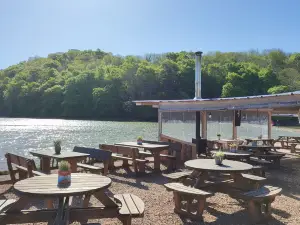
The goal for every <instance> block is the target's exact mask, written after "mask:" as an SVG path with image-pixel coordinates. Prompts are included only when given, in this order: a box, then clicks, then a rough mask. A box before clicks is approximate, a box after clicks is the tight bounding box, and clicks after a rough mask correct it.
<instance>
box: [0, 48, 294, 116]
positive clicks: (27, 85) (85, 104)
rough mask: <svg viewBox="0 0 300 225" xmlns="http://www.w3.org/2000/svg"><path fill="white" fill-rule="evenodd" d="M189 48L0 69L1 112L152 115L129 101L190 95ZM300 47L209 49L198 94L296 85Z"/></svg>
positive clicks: (69, 57) (77, 56)
mask: <svg viewBox="0 0 300 225" xmlns="http://www.w3.org/2000/svg"><path fill="white" fill-rule="evenodd" d="M194 67H195V60H194V54H193V53H191V52H178V53H174V52H171V53H166V54H149V55H146V56H144V57H137V56H126V57H122V56H117V55H113V54H111V53H106V52H103V51H101V50H99V49H98V50H96V51H92V50H87V51H79V50H69V51H68V52H66V53H54V54H49V55H48V57H47V58H39V57H36V58H31V59H29V60H28V61H24V62H21V63H19V64H17V65H13V66H10V67H9V68H7V69H4V70H0V112H1V113H0V114H1V116H11V117H20V116H22V117H53V118H54V117H56V118H57V117H64V118H82V119H83V118H85V119H88V118H89V119H119V120H123V119H124V120H127V119H140V120H150V119H155V118H156V110H155V109H154V110H153V109H151V108H149V107H135V106H134V104H133V103H132V102H131V101H132V100H140V99H145V100H147V99H184V98H193V97H194V77H195V75H194V74H195V71H194ZM299 87H300V53H295V54H287V53H284V52H282V51H280V50H271V51H264V52H260V53H258V52H254V51H253V52H245V53H231V52H229V53H220V52H215V53H208V54H205V55H204V56H203V60H202V97H203V98H211V97H220V96H222V97H228V96H246V95H258V94H268V93H280V92H286V91H295V90H299V89H300V88H299Z"/></svg>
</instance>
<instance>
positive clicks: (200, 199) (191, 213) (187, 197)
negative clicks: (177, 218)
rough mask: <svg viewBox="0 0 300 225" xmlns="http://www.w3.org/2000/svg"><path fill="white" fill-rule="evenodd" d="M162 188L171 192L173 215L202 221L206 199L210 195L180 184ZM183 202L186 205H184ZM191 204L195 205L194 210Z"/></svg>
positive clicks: (170, 184) (166, 185)
mask: <svg viewBox="0 0 300 225" xmlns="http://www.w3.org/2000/svg"><path fill="white" fill-rule="evenodd" d="M164 186H165V188H166V189H167V190H168V191H173V196H174V197H173V198H174V203H175V208H174V212H175V213H178V214H180V215H182V216H187V217H189V218H193V219H202V214H203V210H204V208H205V203H206V198H208V197H210V196H212V195H213V194H212V193H210V192H207V191H203V190H200V189H196V188H193V187H188V186H185V185H183V184H182V183H168V184H165V185H164ZM194 201H196V203H193V202H194ZM184 202H186V203H185V204H184ZM192 204H195V208H194V209H193V207H192Z"/></svg>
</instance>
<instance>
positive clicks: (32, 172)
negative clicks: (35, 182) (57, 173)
mask: <svg viewBox="0 0 300 225" xmlns="http://www.w3.org/2000/svg"><path fill="white" fill-rule="evenodd" d="M5 157H6V160H7V168H8V171H9V175H10V178H11V181H12V183H15V182H16V181H17V178H16V177H15V175H16V173H19V180H22V179H26V178H28V177H33V176H41V175H45V174H43V173H41V172H38V171H36V169H37V168H36V165H35V162H34V161H33V160H32V159H27V158H25V157H23V156H19V155H15V154H11V153H6V154H5ZM13 167H14V168H15V169H16V170H14V169H13Z"/></svg>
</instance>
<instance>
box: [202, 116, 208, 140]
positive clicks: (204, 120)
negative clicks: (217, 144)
mask: <svg viewBox="0 0 300 225" xmlns="http://www.w3.org/2000/svg"><path fill="white" fill-rule="evenodd" d="M201 136H202V138H204V139H207V117H206V111H202V112H201Z"/></svg>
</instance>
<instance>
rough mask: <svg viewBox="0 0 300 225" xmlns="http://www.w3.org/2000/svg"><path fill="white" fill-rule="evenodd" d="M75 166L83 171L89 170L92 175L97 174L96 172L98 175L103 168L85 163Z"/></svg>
mask: <svg viewBox="0 0 300 225" xmlns="http://www.w3.org/2000/svg"><path fill="white" fill-rule="evenodd" d="M77 166H78V167H80V168H83V169H85V170H89V171H91V172H92V173H98V172H99V173H100V172H101V171H102V170H103V169H104V168H103V167H99V166H93V165H89V164H85V163H77Z"/></svg>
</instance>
